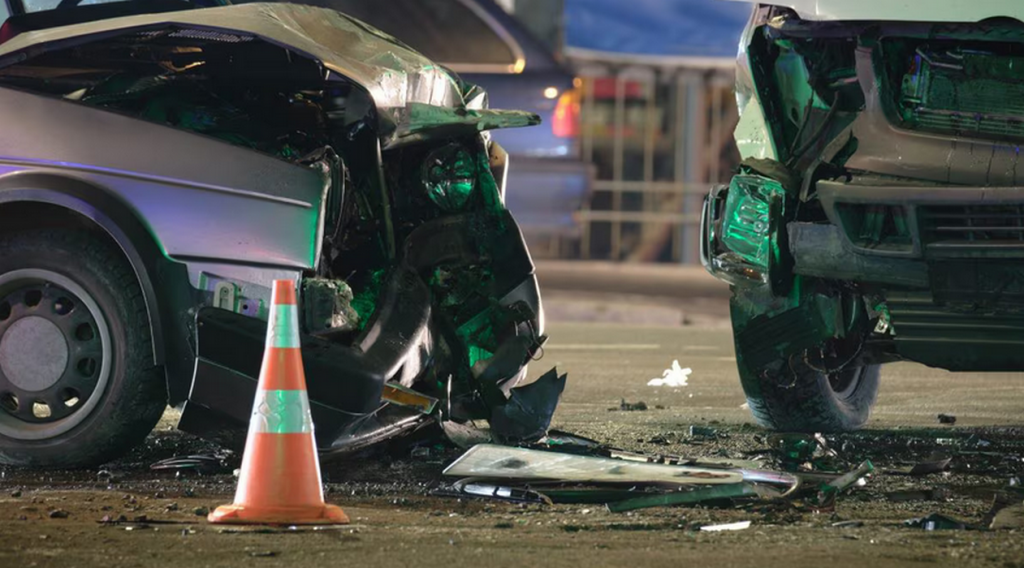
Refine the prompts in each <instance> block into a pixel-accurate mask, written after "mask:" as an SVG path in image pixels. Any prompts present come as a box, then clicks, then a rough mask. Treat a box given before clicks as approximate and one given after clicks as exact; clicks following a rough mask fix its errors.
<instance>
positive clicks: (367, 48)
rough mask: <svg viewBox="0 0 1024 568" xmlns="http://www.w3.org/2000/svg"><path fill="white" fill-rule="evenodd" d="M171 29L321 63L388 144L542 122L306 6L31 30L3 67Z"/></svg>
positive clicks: (0, 49) (9, 47) (3, 48)
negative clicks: (362, 101)
mask: <svg viewBox="0 0 1024 568" xmlns="http://www.w3.org/2000/svg"><path fill="white" fill-rule="evenodd" d="M167 28H181V29H184V30H189V31H188V32H186V33H229V34H235V35H238V36H240V39H239V41H247V37H258V38H261V39H263V40H265V41H268V42H271V43H274V44H277V45H280V46H282V47H285V48H287V49H289V50H291V51H294V52H297V53H300V54H302V55H304V56H306V57H309V58H311V59H314V60H316V61H319V62H320V63H321V64H322V65H323V67H324V68H325V70H326V71H325V77H324V79H325V80H330V76H331V73H337V74H339V75H343V76H345V77H347V78H348V79H350V80H352V81H354V82H356V83H357V84H359V85H360V86H362V87H363V88H365V89H366V90H367V91H368V92H369V93H370V95H371V97H372V98H373V101H374V104H375V105H376V107H377V111H378V115H379V121H380V127H381V128H380V132H381V137H382V138H383V143H384V144H383V145H384V146H385V147H387V146H391V145H396V144H399V143H401V142H403V141H404V140H406V139H417V138H421V137H422V136H424V134H425V133H426V132H427V131H430V130H436V129H443V130H444V131H445V132H446V133H450V132H451V130H452V129H453V128H455V129H458V128H462V129H471V130H490V129H493V128H508V127H518V126H531V125H534V124H538V123H539V122H540V119H539V118H538V117H537V116H536V115H534V114H532V113H526V112H520V111H501V110H488V109H485V108H479V105H478V104H473V103H471V104H470V105H469V106H470V107H473V108H467V101H466V100H465V99H464V95H463V93H464V92H465V93H468V92H470V91H471V90H472V86H465V84H463V83H461V82H460V81H459V80H458V79H457V78H456V77H455V76H454V75H453V74H452V73H450V72H449V71H447V70H445V69H444V68H443V67H441V66H439V65H437V64H436V63H434V62H432V61H430V60H429V59H427V58H426V57H424V56H422V55H420V54H419V53H417V52H415V51H413V50H412V49H410V48H408V47H406V46H404V45H403V44H402V43H401V42H399V41H398V40H396V39H395V38H393V37H391V36H388V35H387V34H385V33H383V32H381V31H379V30H377V29H375V28H373V27H371V26H369V25H367V24H364V23H362V22H360V21H358V20H355V19H352V18H349V17H347V16H345V15H343V14H341V13H339V12H335V11H333V10H327V9H324V8H316V7H312V6H304V5H299V4H283V3H282V4H245V5H237V6H225V7H220V8H206V9H201V10H185V11H181V12H169V13H162V14H146V15H139V16H128V17H123V18H111V19H106V20H99V21H95V22H88V23H84V24H75V25H70V26H61V27H57V28H50V29H44V30H36V31H29V32H25V33H23V34H20V35H18V36H16V37H14V38H13V39H11V40H10V41H8V42H6V43H4V44H3V45H0V68H3V67H6V66H8V65H12V64H15V63H20V62H22V61H24V60H26V59H28V58H31V57H34V56H36V55H39V54H41V53H45V52H48V51H52V50H57V49H65V48H68V47H72V46H74V45H79V44H84V43H88V42H89V41H92V40H95V39H100V38H108V37H112V36H119V35H123V34H130V33H136V34H137V33H147V32H154V31H157V30H162V29H167ZM439 119H441V120H439Z"/></svg>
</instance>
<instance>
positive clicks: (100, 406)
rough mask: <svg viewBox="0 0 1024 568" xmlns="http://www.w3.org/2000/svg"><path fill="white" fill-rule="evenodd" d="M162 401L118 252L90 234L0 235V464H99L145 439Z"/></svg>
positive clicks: (139, 308) (139, 309) (136, 296)
mask: <svg viewBox="0 0 1024 568" xmlns="http://www.w3.org/2000/svg"><path fill="white" fill-rule="evenodd" d="M166 404H167V390H166V384H165V382H164V379H163V373H162V372H161V371H160V368H159V367H156V366H154V365H153V351H152V340H151V337H150V330H149V320H148V317H147V313H146V305H145V302H144V301H143V298H142V290H141V288H140V287H139V284H138V281H137V280H136V278H135V275H134V273H133V271H132V269H131V267H130V266H129V265H128V263H127V261H126V260H125V259H124V257H123V256H122V255H121V253H120V251H119V250H117V249H116V248H113V247H112V246H111V245H110V244H108V243H107V242H106V241H105V240H103V239H101V238H99V237H97V236H96V235H94V234H92V233H89V232H86V231H70V230H47V231H38V232H29V233H19V234H12V235H4V236H0V463H4V464H10V465H21V466H32V467H84V466H90V465H96V464H99V463H103V462H105V461H108V460H111V459H113V458H115V457H117V456H119V455H121V454H123V453H124V452H125V451H127V450H128V449H130V448H131V447H132V446H134V445H136V444H138V443H139V442H140V441H142V440H143V439H144V438H145V437H146V435H147V434H148V433H149V432H150V431H151V430H152V429H153V426H154V425H155V424H156V422H157V421H158V420H159V419H160V416H161V414H162V413H163V411H164V409H165V408H166Z"/></svg>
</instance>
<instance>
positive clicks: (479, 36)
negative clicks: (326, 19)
mask: <svg viewBox="0 0 1024 568" xmlns="http://www.w3.org/2000/svg"><path fill="white" fill-rule="evenodd" d="M236 3H237V1H236ZM297 3H301V4H309V5H314V6H322V7H325V8H331V9H333V10H337V11H339V12H343V13H345V14H348V15H350V16H353V17H355V18H357V19H359V20H362V21H364V22H367V23H369V24H371V25H373V26H374V27H377V28H379V29H380V30H382V31H384V32H387V33H389V34H391V35H393V36H395V37H396V38H398V39H399V40H401V41H402V42H404V43H405V44H407V45H409V46H410V47H412V48H413V49H415V50H417V51H419V52H420V53H422V54H424V55H425V56H427V57H428V58H430V59H432V60H434V61H437V62H439V63H441V64H442V65H444V66H445V67H447V68H449V69H451V70H452V71H455V72H456V73H458V74H459V76H460V77H462V78H463V79H464V80H466V81H468V82H470V83H473V84H476V85H479V86H480V87H482V88H483V89H484V90H485V91H487V94H488V96H489V97H490V105H491V106H492V107H494V108H515V109H522V110H527V111H530V112H534V113H536V114H538V115H539V116H540V117H541V118H542V119H543V121H544V124H542V125H541V126H538V127H534V128H525V129H516V130H507V131H503V132H495V133H494V139H495V140H496V141H497V142H498V143H500V144H501V146H502V147H503V148H504V149H505V150H506V151H507V152H508V153H509V154H510V155H511V156H512V158H513V160H512V161H513V163H514V164H515V165H514V166H512V167H511V168H510V169H509V173H508V196H507V204H508V207H509V210H510V211H512V212H513V213H514V214H515V215H516V218H517V219H518V220H519V222H520V224H521V226H522V228H523V232H524V233H525V234H526V236H527V238H528V240H533V241H541V240H546V238H547V237H550V236H558V235H567V234H575V232H576V225H575V223H574V221H573V217H572V214H573V212H575V211H576V210H578V209H579V208H580V205H581V203H582V202H583V199H584V198H585V196H586V195H587V194H588V192H589V189H590V179H591V174H590V169H589V166H588V165H587V164H585V163H584V162H583V161H582V160H580V159H579V157H578V149H577V148H576V147H575V135H576V131H577V120H578V115H579V99H578V96H577V93H576V90H575V88H574V80H575V79H574V77H573V75H572V73H571V72H570V71H569V70H568V69H567V68H566V67H564V66H563V65H562V64H561V63H559V62H558V61H557V60H556V59H555V57H554V56H553V55H552V53H551V52H550V50H549V49H548V48H547V47H546V46H545V45H543V44H542V43H541V42H540V41H539V40H538V39H537V38H536V37H534V36H533V35H532V34H531V33H530V32H529V31H528V30H527V29H526V28H525V27H524V26H523V25H522V24H521V23H520V22H519V21H518V20H516V18H515V17H513V16H512V15H510V14H508V13H506V12H505V10H503V9H502V8H501V7H500V6H498V5H497V4H495V3H494V2H493V1H492V0H299V1H298V2H297ZM531 244H533V243H531Z"/></svg>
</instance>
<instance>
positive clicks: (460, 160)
mask: <svg viewBox="0 0 1024 568" xmlns="http://www.w3.org/2000/svg"><path fill="white" fill-rule="evenodd" d="M420 179H421V182H422V184H423V188H424V190H425V191H426V192H427V197H429V198H430V200H431V201H433V202H434V204H435V205H437V206H438V207H440V208H441V209H442V210H443V211H446V212H449V213H451V212H455V211H459V210H461V209H462V208H463V207H465V206H466V203H468V202H469V198H470V197H471V196H472V195H473V191H474V190H476V179H477V172H476V163H475V162H474V160H473V155H472V154H471V153H470V152H469V150H467V149H466V148H465V147H464V146H462V145H461V144H448V145H446V146H442V147H441V148H438V149H436V150H434V151H433V152H431V153H430V154H428V155H427V159H426V160H425V161H424V162H423V171H422V174H421V177H420Z"/></svg>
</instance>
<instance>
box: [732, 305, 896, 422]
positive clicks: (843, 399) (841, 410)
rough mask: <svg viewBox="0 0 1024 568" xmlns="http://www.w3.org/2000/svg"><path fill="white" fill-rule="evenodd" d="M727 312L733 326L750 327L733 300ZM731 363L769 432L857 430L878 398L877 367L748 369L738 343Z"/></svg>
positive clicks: (781, 363) (784, 364)
mask: <svg viewBox="0 0 1024 568" xmlns="http://www.w3.org/2000/svg"><path fill="white" fill-rule="evenodd" d="M743 305H748V304H743ZM731 308H732V312H733V325H734V326H735V325H736V322H738V321H740V322H743V321H745V322H748V323H747V325H751V324H750V323H749V320H750V319H752V316H753V315H755V314H748V313H742V311H743V310H744V308H743V307H741V305H740V304H739V303H738V302H737V301H736V300H735V299H733V301H732V302H731ZM738 312H739V313H738ZM754 325H756V324H754ZM736 363H737V367H738V370H739V375H740V383H741V384H742V386H743V392H744V394H745V395H746V396H747V404H748V405H749V406H750V411H751V413H752V414H753V415H754V419H755V420H757V422H758V424H760V425H762V426H764V427H765V428H770V429H772V430H778V431H784V432H809V433H811V432H850V431H853V430H857V429H859V428H861V427H863V426H864V424H866V423H867V421H868V417H869V416H870V414H871V407H872V406H874V404H875V399H876V398H877V395H878V383H879V377H880V375H881V366H880V365H864V366H849V367H846V368H844V369H842V370H841V371H839V372H837V373H832V374H826V373H822V372H818V371H815V370H813V369H810V368H808V367H806V366H805V365H802V364H800V363H795V364H794V363H792V362H791V361H789V360H785V361H783V360H779V361H776V362H774V363H772V364H770V365H767V366H764V368H759V369H751V368H748V366H747V365H746V364H744V354H743V352H742V349H741V347H740V345H739V342H736ZM794 367H795V368H794Z"/></svg>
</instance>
